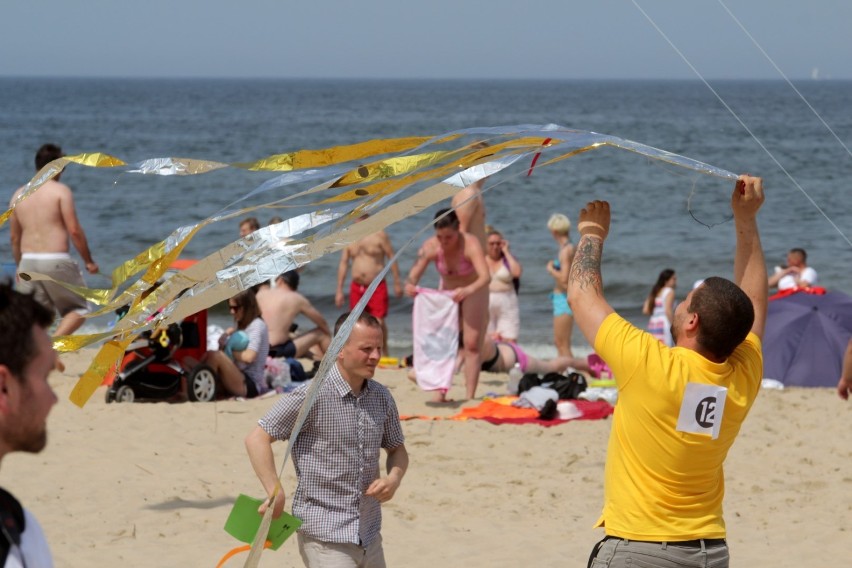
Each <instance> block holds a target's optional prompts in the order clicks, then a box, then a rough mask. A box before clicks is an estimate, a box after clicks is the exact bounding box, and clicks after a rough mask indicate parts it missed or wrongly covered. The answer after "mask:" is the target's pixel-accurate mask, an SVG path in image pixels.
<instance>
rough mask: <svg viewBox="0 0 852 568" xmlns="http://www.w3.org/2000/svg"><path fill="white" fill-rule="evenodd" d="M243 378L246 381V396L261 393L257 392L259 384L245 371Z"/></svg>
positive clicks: (250, 396)
mask: <svg viewBox="0 0 852 568" xmlns="http://www.w3.org/2000/svg"><path fill="white" fill-rule="evenodd" d="M243 379H244V380H245V382H246V398H254V397H256V396H257V395H258V394H260V393H259V392H257V385H256V384H255V382H254V379H252V378H251V377H249V376H248V375H247V374H245V373H243Z"/></svg>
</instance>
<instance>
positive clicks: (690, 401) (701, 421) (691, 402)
mask: <svg viewBox="0 0 852 568" xmlns="http://www.w3.org/2000/svg"><path fill="white" fill-rule="evenodd" d="M727 395H728V389H726V388H725V387H717V386H716V385H702V384H699V383H687V384H686V390H685V391H684V393H683V401H682V402H681V403H680V415H679V416H678V418H677V431H678V432H689V433H691V434H703V435H705V436H710V437H712V438H713V439H714V440H715V439H716V438H718V437H719V430H720V429H721V427H722V415H723V414H724V412H725V398H726V397H727Z"/></svg>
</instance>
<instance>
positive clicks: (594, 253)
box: [571, 236, 603, 296]
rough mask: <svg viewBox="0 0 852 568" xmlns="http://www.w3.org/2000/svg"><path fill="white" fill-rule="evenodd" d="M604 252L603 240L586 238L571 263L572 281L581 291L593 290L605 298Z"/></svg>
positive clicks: (581, 241)
mask: <svg viewBox="0 0 852 568" xmlns="http://www.w3.org/2000/svg"><path fill="white" fill-rule="evenodd" d="M602 252H603V241H602V240H600V239H595V238H592V237H589V236H584V237H583V238H582V239H580V244H579V245H577V252H576V253H575V254H574V262H572V263H571V280H573V281H574V282H576V283H577V285H578V286H579V287H580V290H583V291H585V290H591V291H593V292H595V293H596V294H597V295H598V296H603V279H602V278H601V253H602Z"/></svg>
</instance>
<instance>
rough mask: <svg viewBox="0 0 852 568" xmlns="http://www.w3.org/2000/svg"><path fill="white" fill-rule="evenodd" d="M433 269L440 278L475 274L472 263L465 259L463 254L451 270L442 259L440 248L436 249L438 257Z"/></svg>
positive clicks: (442, 250)
mask: <svg viewBox="0 0 852 568" xmlns="http://www.w3.org/2000/svg"><path fill="white" fill-rule="evenodd" d="M435 268H437V269H438V274H440V275H441V276H469V275H471V274H473V273H474V272H476V269H475V268H474V267H473V263H472V262H471V261H470V260H468V259H467V257H466V256H465V255H464V253H462V254H461V255H460V258H459V261H458V266H457V267H456V269H455V270H451V269H450V268H449V267H448V266H447V261H446V259H445V258H444V249H442V248H441V247H440V246H439V247H438V257H437V258H436V259H435Z"/></svg>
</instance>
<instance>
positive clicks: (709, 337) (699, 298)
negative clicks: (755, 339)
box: [687, 276, 754, 359]
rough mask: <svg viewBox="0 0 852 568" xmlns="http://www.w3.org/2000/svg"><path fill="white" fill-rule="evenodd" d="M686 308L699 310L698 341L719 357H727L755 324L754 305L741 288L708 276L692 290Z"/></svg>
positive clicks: (694, 311) (728, 281)
mask: <svg viewBox="0 0 852 568" xmlns="http://www.w3.org/2000/svg"><path fill="white" fill-rule="evenodd" d="M687 311H688V312H689V313H692V314H698V337H697V341H698V344H699V345H701V347H703V348H704V349H706V350H707V351H709V352H710V353H711V354H712V355H714V356H715V357H718V358H719V359H727V358H728V357H730V356H731V353H733V352H734V349H736V348H737V346H738V345H739V344H740V343H742V342H743V341H744V340H745V338H746V336H747V335H748V332H749V331H750V330H751V326H752V324H754V306H753V305H752V303H751V299H750V298H749V297H748V295H747V294H746V293H745V292H743V291H742V289H741V288H740V287H739V286H737V285H736V284H734V283H733V282H731V281H730V280H727V279H726V278H720V277H718V276H711V277H710V278H707V279H706V280H704V283H703V284H702V285H701V286H699V287H698V288H696V289H695V290H693V292H692V301H691V302H690V305H689V307H688V308H687Z"/></svg>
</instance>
